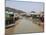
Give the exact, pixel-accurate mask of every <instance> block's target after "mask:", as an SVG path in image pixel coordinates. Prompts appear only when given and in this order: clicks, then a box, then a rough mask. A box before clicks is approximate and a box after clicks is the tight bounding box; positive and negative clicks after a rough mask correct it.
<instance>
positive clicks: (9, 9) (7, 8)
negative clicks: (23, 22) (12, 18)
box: [5, 7, 25, 13]
mask: <svg viewBox="0 0 46 35" xmlns="http://www.w3.org/2000/svg"><path fill="white" fill-rule="evenodd" d="M5 11H9V12H14V13H25V12H24V11H21V10H17V9H14V8H10V7H5Z"/></svg>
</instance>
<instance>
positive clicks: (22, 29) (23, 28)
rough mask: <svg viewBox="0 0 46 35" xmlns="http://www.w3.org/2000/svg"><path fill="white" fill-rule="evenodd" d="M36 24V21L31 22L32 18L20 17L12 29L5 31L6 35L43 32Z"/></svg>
mask: <svg viewBox="0 0 46 35" xmlns="http://www.w3.org/2000/svg"><path fill="white" fill-rule="evenodd" d="M36 22H37V20H35V19H34V20H33V19H32V17H30V18H26V17H22V18H21V19H19V20H18V21H16V25H15V26H14V27H11V28H9V29H6V35H9V34H10V35H11V34H13V33H26V32H27V33H28V32H29V33H30V32H43V29H42V28H41V27H40V26H39V25H38V24H37V23H36ZM38 23H39V20H38Z"/></svg>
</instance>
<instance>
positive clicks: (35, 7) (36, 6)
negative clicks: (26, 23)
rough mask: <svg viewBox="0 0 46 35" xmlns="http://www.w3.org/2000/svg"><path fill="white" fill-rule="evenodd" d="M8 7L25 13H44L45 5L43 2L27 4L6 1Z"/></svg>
mask: <svg viewBox="0 0 46 35" xmlns="http://www.w3.org/2000/svg"><path fill="white" fill-rule="evenodd" d="M6 7H11V8H14V9H18V10H23V11H25V12H31V11H36V12H39V11H43V9H44V8H43V7H44V3H43V2H26V1H21V2H20V1H15V0H10V1H6Z"/></svg>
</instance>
